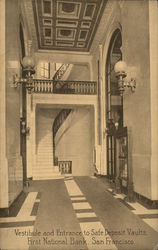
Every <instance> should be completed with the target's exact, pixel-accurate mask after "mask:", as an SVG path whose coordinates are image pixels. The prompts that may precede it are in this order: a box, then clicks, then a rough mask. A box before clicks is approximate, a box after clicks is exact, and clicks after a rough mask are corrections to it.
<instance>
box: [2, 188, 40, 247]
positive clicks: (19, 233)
mask: <svg viewBox="0 0 158 250" xmlns="http://www.w3.org/2000/svg"><path fill="white" fill-rule="evenodd" d="M38 197H39V194H38V192H29V193H28V195H27V196H26V198H25V200H24V202H23V204H22V207H21V209H20V210H19V212H18V214H17V216H15V217H0V248H1V249H20V250H22V249H28V248H29V246H28V234H27V233H30V234H31V232H33V230H34V223H35V220H36V215H37V210H38V205H39V202H40V199H39V198H38ZM26 232H27V233H26Z"/></svg>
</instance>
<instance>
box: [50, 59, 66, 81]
mask: <svg viewBox="0 0 158 250" xmlns="http://www.w3.org/2000/svg"><path fill="white" fill-rule="evenodd" d="M68 67H69V64H68V63H64V64H62V65H61V66H60V68H59V69H58V70H57V71H56V72H55V74H54V76H53V78H52V79H53V80H60V79H61V78H62V76H63V75H64V74H65V72H66V70H67V68H68Z"/></svg>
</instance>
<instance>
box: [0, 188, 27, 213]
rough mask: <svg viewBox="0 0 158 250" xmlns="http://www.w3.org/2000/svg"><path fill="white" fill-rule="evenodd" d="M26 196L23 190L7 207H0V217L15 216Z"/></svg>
mask: <svg viewBox="0 0 158 250" xmlns="http://www.w3.org/2000/svg"><path fill="white" fill-rule="evenodd" d="M26 197H27V193H25V192H24V191H23V190H22V191H21V192H20V193H19V195H18V196H17V197H16V199H15V200H14V201H13V202H12V203H11V204H10V206H9V207H7V208H0V217H15V216H17V214H18V212H19V210H20V208H21V206H22V204H23V202H24V200H25V199H26Z"/></svg>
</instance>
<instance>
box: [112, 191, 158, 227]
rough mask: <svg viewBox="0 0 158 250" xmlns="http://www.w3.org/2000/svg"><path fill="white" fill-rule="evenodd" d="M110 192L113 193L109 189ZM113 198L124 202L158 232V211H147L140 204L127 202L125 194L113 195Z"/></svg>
mask: <svg viewBox="0 0 158 250" xmlns="http://www.w3.org/2000/svg"><path fill="white" fill-rule="evenodd" d="M108 191H109V192H111V193H112V189H110V188H109V189H108ZM113 196H114V197H115V198H116V199H120V200H122V201H123V203H124V204H125V206H127V207H129V209H130V210H131V211H132V212H133V213H134V214H136V215H138V216H139V217H140V218H141V219H142V220H143V221H144V222H146V223H147V224H148V225H149V226H151V227H152V228H153V229H155V230H156V231H157V232H158V209H147V208H146V207H144V206H142V205H141V204H140V203H138V202H134V203H131V202H125V201H124V198H125V195H123V194H113Z"/></svg>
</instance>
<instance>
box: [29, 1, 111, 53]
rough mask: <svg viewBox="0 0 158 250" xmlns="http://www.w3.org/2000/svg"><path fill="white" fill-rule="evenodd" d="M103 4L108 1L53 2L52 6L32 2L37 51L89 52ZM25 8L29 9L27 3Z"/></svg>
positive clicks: (50, 3)
mask: <svg viewBox="0 0 158 250" xmlns="http://www.w3.org/2000/svg"><path fill="white" fill-rule="evenodd" d="M106 3H107V0H97V1H96V0H94V1H93V2H92V1H91V0H85V1H82V0H74V1H73V2H70V1H68V0H65V1H61V0H56V1H53V4H52V1H50V2H49V1H44V0H41V1H38V0H32V10H33V13H34V23H35V28H36V34H37V40H38V48H39V49H42V50H67V51H85V52H87V51H89V49H90V47H91V43H92V41H93V38H94V36H95V33H96V30H97V27H98V24H99V22H100V19H101V16H102V13H103V11H104V8H105V6H106ZM25 5H26V7H27V10H29V8H30V0H29V3H27V4H26V3H25ZM32 10H31V14H30V15H31V16H30V17H31V20H32ZM28 17H29V14H28ZM28 17H27V19H28ZM32 31H33V33H35V32H34V30H32Z"/></svg>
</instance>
